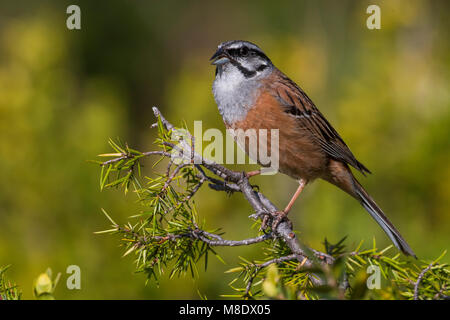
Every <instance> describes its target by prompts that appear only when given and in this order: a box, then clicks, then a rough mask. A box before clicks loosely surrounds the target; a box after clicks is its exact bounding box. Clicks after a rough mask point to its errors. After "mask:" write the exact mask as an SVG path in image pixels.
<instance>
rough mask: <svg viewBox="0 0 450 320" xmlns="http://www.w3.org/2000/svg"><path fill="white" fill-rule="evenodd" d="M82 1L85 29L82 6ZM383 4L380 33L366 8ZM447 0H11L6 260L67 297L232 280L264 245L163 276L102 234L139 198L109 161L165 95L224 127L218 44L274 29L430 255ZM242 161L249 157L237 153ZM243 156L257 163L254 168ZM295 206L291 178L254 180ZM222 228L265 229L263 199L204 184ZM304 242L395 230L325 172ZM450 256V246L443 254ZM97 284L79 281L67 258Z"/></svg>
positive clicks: (26, 288) (301, 218)
mask: <svg viewBox="0 0 450 320" xmlns="http://www.w3.org/2000/svg"><path fill="white" fill-rule="evenodd" d="M72 3H76V4H78V5H79V6H80V7H81V13H82V14H81V27H82V29H81V30H73V31H71V30H68V29H67V28H66V19H67V17H68V15H67V14H66V8H67V6H68V5H69V4H72ZM372 3H376V4H378V5H379V6H380V8H381V30H368V29H367V28H366V19H367V17H368V14H367V13H366V8H367V7H368V6H369V5H370V4H372ZM449 9H450V3H449V2H448V1H425V0H424V1H406V0H405V1H333V0H331V1H290V2H289V1H280V2H278V1H277V2H276V1H269V0H264V1H246V2H244V1H221V2H214V3H213V2H212V1H190V2H188V1H164V2H163V1H145V2H144V1H140V2H138V1H133V2H132V1H125V0H121V1H112V0H110V1H73V2H69V1H61V0H58V1H56V0H55V1H39V2H37V1H20V3H19V2H18V1H2V3H1V4H0V155H1V157H0V265H5V264H12V267H11V269H10V271H8V274H9V277H10V278H11V279H14V280H15V281H16V282H17V283H18V285H19V286H21V287H22V289H23V293H24V298H32V297H33V296H32V282H33V280H34V279H35V278H36V277H37V276H38V274H39V273H41V272H44V271H45V269H46V268H47V267H51V268H52V269H53V271H54V272H62V273H63V274H62V278H61V282H60V284H59V285H58V287H57V289H56V292H55V296H56V298H60V299H84V298H87V299H101V298H106V299H112V298H119V299H120V298H123V299H167V298H172V299H179V298H194V299H196V298H198V294H197V290H198V291H200V292H201V293H202V294H205V295H206V296H207V297H208V298H210V299H212V298H219V295H220V294H224V293H230V292H231V289H230V288H229V287H228V286H227V283H228V282H229V281H230V280H232V277H233V276H232V275H228V274H224V271H225V270H227V269H229V268H230V267H232V266H234V265H235V264H236V263H237V262H238V256H245V257H247V258H262V254H261V252H260V250H259V247H251V248H218V250H217V251H218V252H219V253H220V254H221V255H222V256H223V257H224V259H225V261H226V263H227V265H223V264H222V263H221V262H219V261H217V260H215V258H211V261H210V264H209V268H208V270H207V272H206V273H204V274H202V275H201V278H200V279H199V280H198V281H193V280H191V279H190V278H185V279H174V280H168V279H167V277H164V276H163V277H162V279H161V282H160V285H159V287H157V286H156V284H155V283H154V282H150V283H148V284H147V286H145V284H144V282H145V277H144V276H143V275H139V274H134V266H133V257H131V256H128V257H126V258H121V255H122V254H123V251H122V250H121V249H120V248H118V246H117V245H118V241H117V240H118V239H116V238H113V237H110V236H101V235H94V234H93V232H94V231H98V230H102V229H105V228H107V227H108V221H107V220H106V219H105V217H104V216H103V215H102V214H101V210H100V208H102V207H103V208H105V209H106V210H107V211H108V212H109V213H110V214H111V215H112V216H113V217H114V218H115V219H116V221H118V222H121V223H124V222H126V221H127V217H128V216H130V215H132V214H135V213H137V212H138V209H139V207H138V205H137V204H136V202H135V200H136V198H135V197H134V195H133V194H128V195H126V196H125V195H124V194H123V192H122V191H106V192H100V190H99V173H100V170H99V167H98V166H96V165H92V164H89V163H88V162H87V161H86V160H89V159H94V158H95V156H96V155H97V154H99V153H104V152H110V148H109V146H108V145H107V140H108V139H109V138H110V137H111V138H117V137H120V138H121V139H122V141H127V142H128V143H129V145H130V146H133V147H135V148H137V149H141V150H143V151H147V150H151V149H152V148H153V146H152V142H153V140H154V138H155V136H154V132H153V131H152V130H151V129H150V125H151V123H153V122H154V118H153V115H152V112H151V107H152V106H153V105H157V106H158V107H160V109H161V110H162V111H163V113H164V114H165V116H166V117H167V118H169V119H170V120H171V121H172V122H174V123H175V124H181V123H182V120H185V121H186V122H187V124H188V126H189V127H190V128H193V121H194V120H203V128H204V129H207V128H212V127H216V128H220V129H221V130H223V129H224V126H223V123H222V120H221V118H220V115H219V113H218V111H217V107H216V105H215V103H214V100H213V96H212V93H211V85H212V81H213V79H214V68H213V67H212V66H211V65H210V64H209V61H208V59H209V58H210V56H211V55H212V54H213V53H214V51H215V48H216V46H217V45H218V44H219V43H220V42H222V41H226V40H231V39H245V40H249V41H252V42H255V43H256V44H258V45H259V46H260V47H261V48H262V49H263V50H264V51H265V52H266V53H267V55H268V56H269V57H271V59H272V61H273V62H274V64H275V65H276V66H278V67H279V68H280V69H281V70H282V71H284V72H285V73H286V74H287V75H288V76H289V77H291V78H292V79H293V80H294V81H296V82H297V83H298V84H299V85H300V86H301V87H302V88H303V89H304V90H305V91H306V92H307V93H308V95H309V96H310V97H311V98H312V100H313V101H314V102H315V103H316V105H317V106H318V107H319V108H320V109H321V111H322V112H323V113H324V114H325V115H326V117H327V118H328V119H329V120H330V122H331V123H332V124H333V125H334V127H335V128H336V129H337V130H338V131H339V132H340V133H341V135H342V136H343V138H344V140H345V141H346V142H347V144H348V145H349V146H350V148H351V149H352V151H353V153H354V154H355V155H356V156H357V158H358V159H359V160H360V161H361V162H363V163H364V164H365V165H366V166H367V167H368V168H369V169H370V170H372V172H373V175H370V176H369V177H367V178H363V177H360V176H358V177H360V180H361V183H362V184H363V185H364V186H365V187H366V188H367V189H368V191H369V192H370V193H371V194H372V196H373V197H374V198H375V199H376V200H377V202H378V203H379V204H380V206H381V207H382V208H384V210H385V212H386V213H387V214H388V216H389V217H390V218H391V220H392V221H393V222H394V224H395V225H396V226H397V227H398V228H399V229H400V231H401V232H402V234H403V235H404V237H405V238H406V239H407V240H408V241H409V243H410V245H411V247H412V248H413V249H414V250H415V252H416V254H417V255H418V256H419V257H420V258H428V259H431V258H435V257H437V256H438V255H439V254H440V253H441V252H442V251H443V250H444V249H447V248H448V245H449V243H450V236H449V231H450V215H449V210H450V203H449V199H450V139H449V138H450V95H449V83H450V82H449V76H450V73H449V71H450V50H449V49H450V48H449V32H448V31H449V29H450V24H449V19H448V12H449ZM232 167H233V166H232ZM233 168H236V169H240V170H242V169H243V168H242V167H238V166H234V167H233ZM254 183H256V184H258V185H259V186H260V188H261V190H262V191H263V192H265V193H266V194H267V195H268V196H269V197H270V198H271V199H273V201H274V202H275V203H276V204H277V205H279V206H280V207H281V206H284V205H285V203H286V202H287V201H288V200H289V198H290V196H291V194H292V193H293V192H294V191H295V188H296V182H295V181H293V180H291V179H290V178H289V177H287V176H283V175H276V176H262V177H256V178H254ZM196 204H197V207H198V210H199V212H200V215H201V216H202V217H205V218H206V220H207V222H208V226H209V227H211V228H214V227H219V226H221V227H222V228H223V230H224V231H225V232H226V235H225V236H226V237H227V238H230V239H242V238H244V237H246V236H252V235H254V234H255V230H250V226H251V224H252V221H251V220H249V219H248V218H247V216H248V215H249V214H251V213H252V212H251V208H250V206H249V205H248V204H247V203H246V202H245V201H244V200H243V199H242V196H241V195H239V194H236V195H233V196H232V198H231V200H230V198H228V197H226V196H225V195H224V194H221V193H215V192H214V191H212V190H209V189H208V188H204V190H202V191H201V192H200V194H198V195H197V197H196ZM290 217H291V218H292V220H293V222H294V225H295V228H296V229H297V230H299V232H300V237H301V239H302V240H303V241H304V242H305V243H307V244H308V245H310V246H313V247H314V248H317V249H321V248H322V242H323V239H324V237H327V238H328V239H329V240H330V241H332V242H333V241H337V240H339V239H340V238H342V237H343V236H345V235H348V239H347V241H346V243H347V245H348V246H349V247H350V248H352V247H354V246H356V245H357V244H358V243H359V241H360V240H361V239H363V240H365V241H366V243H367V245H368V246H369V244H370V243H371V241H372V239H373V237H374V236H375V237H376V239H377V243H378V244H379V247H383V246H387V245H389V244H390V242H389V240H388V238H387V237H386V236H385V235H384V233H383V232H382V231H381V229H380V228H379V227H378V226H377V225H376V223H375V222H373V220H372V219H371V218H370V217H369V215H368V214H367V213H366V212H365V211H364V209H363V208H362V207H360V205H359V204H358V203H357V202H356V201H354V200H353V199H351V198H350V197H348V196H347V195H345V194H344V193H343V192H341V191H339V190H338V189H336V188H335V187H332V186H331V185H328V184H327V183H326V182H322V181H316V182H314V183H313V184H311V185H310V186H309V187H308V188H307V189H306V191H305V192H304V193H303V194H302V197H301V199H299V201H297V203H296V205H295V206H294V208H293V211H292V212H291V214H290ZM444 260H445V261H449V258H448V255H447V256H446V257H445V258H444ZM71 264H76V265H78V266H80V268H81V272H82V282H81V287H82V288H81V290H72V291H71V290H68V289H66V287H65V281H66V279H67V274H66V273H65V270H66V268H67V266H69V265H71Z"/></svg>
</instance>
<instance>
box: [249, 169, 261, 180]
mask: <svg viewBox="0 0 450 320" xmlns="http://www.w3.org/2000/svg"><path fill="white" fill-rule="evenodd" d="M258 174H261V170H254V171H249V172H246V173H245V176H246V177H247V179H250V178H251V177H253V176H257V175H258Z"/></svg>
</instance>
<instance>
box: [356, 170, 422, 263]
mask: <svg viewBox="0 0 450 320" xmlns="http://www.w3.org/2000/svg"><path fill="white" fill-rule="evenodd" d="M352 178H353V186H354V190H353V191H354V193H355V194H354V195H353V196H354V197H355V198H357V199H358V200H359V201H360V203H361V205H362V206H363V207H364V208H365V209H366V210H367V212H369V213H370V215H371V216H372V218H374V219H375V221H376V222H377V223H378V224H379V225H380V226H381V228H383V230H384V232H386V234H387V235H388V237H389V238H390V239H391V240H392V242H393V243H394V244H395V246H396V247H397V248H398V249H399V250H401V251H402V252H403V253H404V254H406V255H410V256H413V257H414V258H417V257H416V255H415V254H414V252H413V251H412V249H411V247H410V246H409V245H408V243H407V242H406V240H405V239H403V237H402V236H401V235H400V232H398V230H397V229H396V228H395V227H394V225H393V224H392V223H391V222H390V221H389V219H388V218H387V217H386V215H385V214H384V212H383V210H381V209H380V207H379V206H378V205H377V204H376V203H375V201H374V200H373V199H372V197H371V196H370V195H369V194H368V193H367V191H366V190H364V188H363V187H362V186H361V184H360V183H359V182H358V181H357V180H356V179H355V178H354V177H352Z"/></svg>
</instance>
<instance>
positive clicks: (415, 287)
mask: <svg viewBox="0 0 450 320" xmlns="http://www.w3.org/2000/svg"><path fill="white" fill-rule="evenodd" d="M433 265H434V262H432V263H430V264H429V265H428V267H426V268H425V269H423V270H422V272H420V274H419V276H418V277H417V281H416V284H415V285H414V300H419V285H420V281H422V278H423V276H424V275H425V273H427V272H428V271H430V269H431V268H432V267H433Z"/></svg>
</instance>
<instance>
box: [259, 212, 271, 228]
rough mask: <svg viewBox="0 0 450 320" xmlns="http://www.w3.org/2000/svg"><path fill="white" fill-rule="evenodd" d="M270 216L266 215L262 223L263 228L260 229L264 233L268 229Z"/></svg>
mask: <svg viewBox="0 0 450 320" xmlns="http://www.w3.org/2000/svg"><path fill="white" fill-rule="evenodd" d="M269 218H270V215H269V214H266V215H264V218H263V220H262V222H261V226H260V227H259V231H264V230H266V228H267V222H268V221H269Z"/></svg>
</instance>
